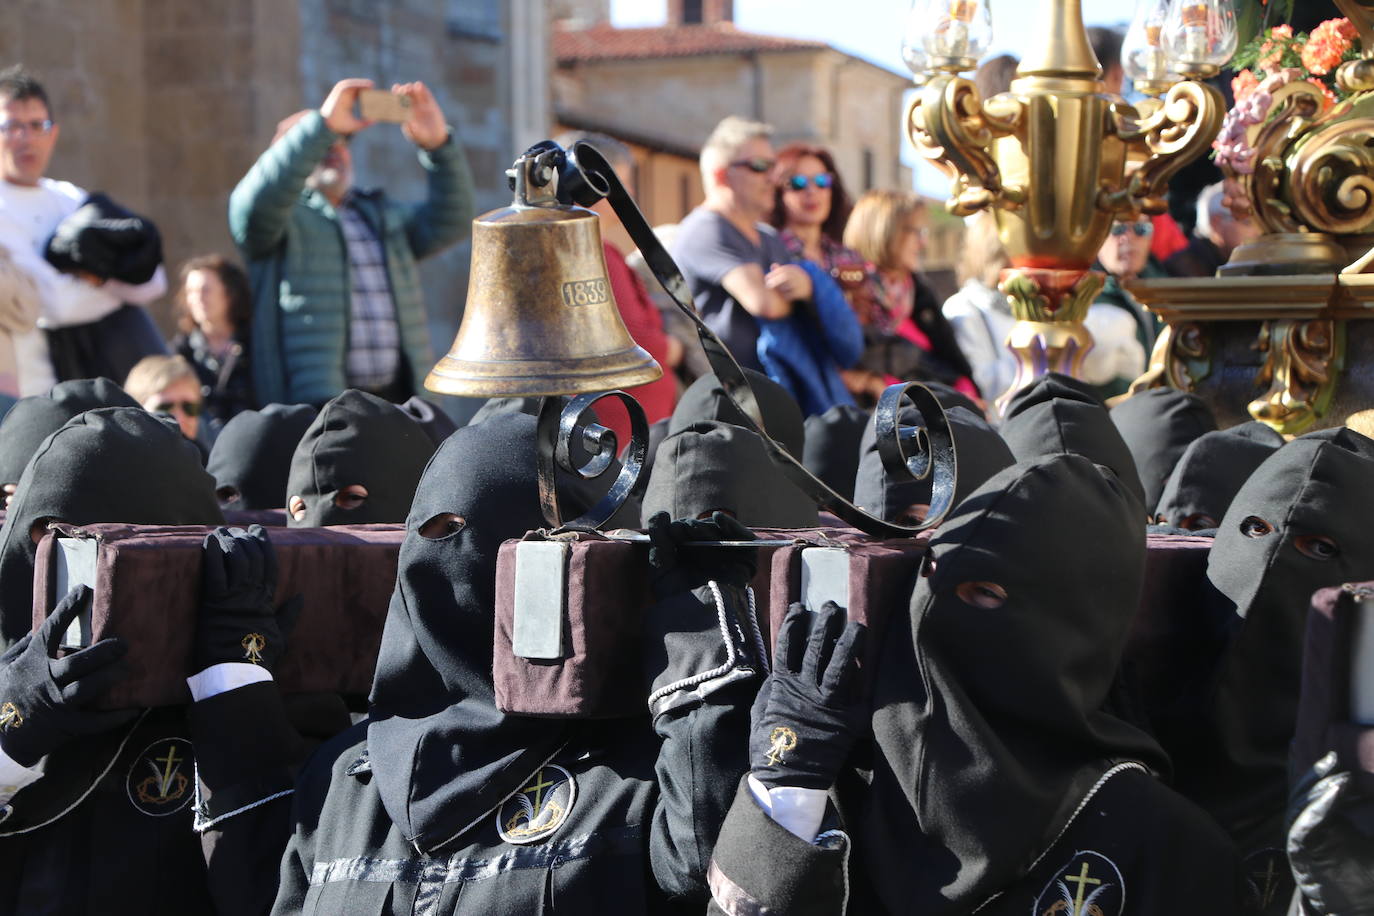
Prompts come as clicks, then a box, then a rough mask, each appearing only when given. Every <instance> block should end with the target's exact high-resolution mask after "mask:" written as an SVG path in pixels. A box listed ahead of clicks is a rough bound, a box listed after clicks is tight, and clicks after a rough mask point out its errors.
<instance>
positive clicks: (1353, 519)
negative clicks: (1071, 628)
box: [1152, 427, 1374, 857]
mask: <svg viewBox="0 0 1374 916" xmlns="http://www.w3.org/2000/svg"><path fill="white" fill-rule="evenodd" d="M1371 518H1374V440H1370V439H1369V438H1367V437H1365V436H1362V435H1361V434H1359V433H1357V432H1355V431H1353V430H1350V429H1346V428H1344V427H1338V428H1335V429H1329V430H1322V431H1320V432H1317V433H1312V434H1309V435H1306V436H1302V437H1299V438H1297V439H1295V440H1293V441H1292V442H1289V443H1288V444H1286V445H1284V446H1283V447H1282V448H1280V449H1278V450H1277V451H1275V452H1274V453H1273V454H1271V455H1270V457H1269V458H1268V459H1267V460H1266V461H1265V462H1264V463H1263V464H1262V465H1260V467H1259V469H1258V470H1256V471H1255V472H1254V473H1253V474H1251V475H1250V478H1249V479H1248V480H1247V481H1246V482H1245V485H1244V486H1243V487H1241V489H1240V492H1239V493H1237V494H1236V497H1235V499H1234V500H1233V501H1232V502H1231V505H1230V508H1229V509H1228V510H1227V512H1226V515H1225V516H1224V517H1223V518H1222V520H1221V526H1220V528H1219V529H1218V530H1217V535H1216V540H1215V542H1214V544H1213V546H1212V549H1211V552H1210V553H1209V556H1208V561H1207V580H1208V581H1207V583H1206V585H1205V591H1204V593H1203V594H1202V595H1201V596H1200V601H1199V604H1200V607H1199V611H1198V620H1199V626H1198V629H1197V632H1196V633H1195V634H1194V637H1193V638H1194V640H1195V641H1200V642H1202V643H1203V645H1205V646H1206V647H1207V648H1208V649H1209V650H1210V653H1211V655H1210V657H1211V658H1212V659H1214V662H1213V664H1211V665H1209V666H1207V667H1205V668H1203V669H1202V670H1200V671H1181V672H1180V673H1179V677H1180V680H1181V682H1182V684H1181V686H1180V689H1179V692H1178V693H1179V698H1178V699H1177V700H1176V701H1175V702H1174V704H1173V705H1172V706H1171V707H1168V708H1165V709H1161V710H1156V711H1155V714H1154V715H1153V717H1152V720H1153V721H1156V722H1157V723H1158V725H1157V728H1156V733H1157V734H1158V736H1159V737H1160V740H1161V741H1162V742H1163V743H1164V746H1165V749H1166V750H1168V752H1169V754H1170V756H1171V757H1172V758H1173V761H1174V775H1175V785H1176V786H1177V788H1178V790H1179V791H1180V792H1182V793H1183V794H1184V795H1186V796H1188V797H1189V798H1191V799H1192V800H1193V801H1195V802H1196V803H1197V804H1198V805H1200V806H1202V807H1203V808H1204V809H1205V810H1207V811H1208V812H1209V813H1211V814H1212V816H1213V817H1214V818H1216V820H1217V821H1218V823H1220V824H1221V826H1222V827H1223V828H1224V829H1226V831H1227V832H1228V833H1229V834H1230V835H1231V836H1232V837H1233V838H1234V839H1235V841H1236V844H1237V846H1238V847H1239V848H1240V850H1241V852H1242V853H1243V854H1245V855H1246V856H1258V857H1263V856H1266V855H1271V854H1272V853H1273V852H1274V851H1281V850H1282V849H1283V842H1284V840H1283V838H1284V824H1283V815H1284V807H1285V804H1286V802H1287V788H1288V769H1287V765H1288V749H1289V744H1290V742H1291V741H1292V738H1293V732H1294V727H1295V721H1296V717H1297V705H1298V695H1299V691H1300V687H1301V675H1302V647H1303V633H1304V629H1305V622H1306V617H1307V609H1308V606H1309V604H1310V602H1311V598H1312V593H1313V592H1315V591H1316V590H1317V589H1320V588H1324V587H1327V586H1333V585H1340V584H1341V583H1343V582H1354V581H1363V580H1368V579H1371V578H1374V538H1371V537H1370V534H1369V519H1371Z"/></svg>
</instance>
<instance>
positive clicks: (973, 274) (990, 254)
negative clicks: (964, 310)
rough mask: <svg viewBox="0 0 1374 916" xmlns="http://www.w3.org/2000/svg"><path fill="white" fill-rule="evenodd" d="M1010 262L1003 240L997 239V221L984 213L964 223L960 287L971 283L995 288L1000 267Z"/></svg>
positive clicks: (999, 275)
mask: <svg viewBox="0 0 1374 916" xmlns="http://www.w3.org/2000/svg"><path fill="white" fill-rule="evenodd" d="M1010 263H1011V259H1010V258H1009V257H1007V250H1006V249H1005V248H1003V247H1002V240H1001V239H1000V238H998V236H997V220H995V219H993V216H992V214H991V213H987V212H983V213H977V214H974V216H973V217H972V218H971V219H969V220H967V221H966V222H965V223H964V250H963V255H962V257H960V258H959V285H960V286H963V285H964V284H965V283H967V282H968V281H970V280H977V281H978V282H979V283H981V284H983V285H984V286H986V287H988V288H990V289H996V288H997V283H998V281H999V280H1001V274H1002V268H1004V267H1006V266H1007V265H1009V264H1010Z"/></svg>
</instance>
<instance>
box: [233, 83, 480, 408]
mask: <svg viewBox="0 0 1374 916" xmlns="http://www.w3.org/2000/svg"><path fill="white" fill-rule="evenodd" d="M375 92H376V90H374V89H373V85H372V81H371V80H366V79H346V80H341V81H339V82H338V83H336V84H335V85H334V88H333V89H332V90H330V92H329V96H328V97H327V98H326V99H325V100H324V104H322V105H321V106H320V108H319V109H318V110H307V111H301V112H297V113H296V114H294V115H291V116H290V117H288V118H286V119H285V120H283V121H282V122H281V123H280V124H279V125H278V126H277V135H276V136H275V137H274V138H273V141H272V144H271V146H269V147H268V149H267V151H266V152H264V153H263V154H262V155H261V156H260V157H259V158H258V161H257V162H256V163H255V164H254V165H253V168H252V169H250V170H249V172H248V174H247V175H245V176H244V177H243V179H242V180H241V181H240V182H239V184H238V187H236V188H235V189H234V191H233V194H231V195H230V198H229V230H230V232H231V234H232V235H233V237H234V240H235V241H236V242H237V243H238V245H239V248H240V250H241V251H242V252H243V256H244V260H245V261H246V262H247V265H248V275H249V280H250V283H251V285H252V288H253V312H254V318H253V331H252V345H253V376H254V378H253V381H254V387H255V389H256V394H257V398H258V400H259V401H260V402H261V403H272V402H283V403H309V404H315V405H320V404H323V403H324V402H326V401H328V400H329V399H330V398H332V397H334V396H335V395H337V394H339V392H341V391H343V390H344V389H345V388H359V389H362V390H364V391H368V392H370V393H372V394H375V395H378V396H379V397H384V398H386V399H387V400H391V401H396V402H400V401H404V400H406V399H407V398H408V397H410V396H411V395H413V394H414V393H415V392H416V389H417V387H418V385H419V383H420V382H421V381H422V380H423V378H424V376H425V374H426V373H428V371H429V369H430V366H431V364H432V363H433V362H434V354H433V352H432V350H431V347H430V342H429V331H428V328H427V324H426V320H425V308H424V299H423V295H422V291H421V289H420V277H419V272H418V270H417V269H416V264H417V262H418V261H419V260H420V259H421V258H424V257H427V256H429V255H431V254H435V253H436V252H439V251H441V250H443V249H444V248H446V247H448V246H449V245H452V244H453V243H455V242H457V241H459V240H460V239H461V238H463V237H464V236H465V235H466V234H467V232H468V229H469V225H470V224H471V221H472V217H473V203H472V177H471V175H470V173H469V171H468V165H467V159H466V157H465V156H464V154H463V150H462V148H461V147H460V146H459V145H458V144H457V143H456V142H454V139H453V134H452V130H451V128H450V127H449V125H448V124H447V122H446V121H445V120H444V114H443V112H442V110H440V108H439V104H438V102H436V101H435V99H434V96H433V94H431V93H430V91H429V89H428V88H427V87H426V86H425V85H424V84H423V83H419V82H416V83H401V84H397V85H395V86H392V88H391V94H392V95H394V96H396V97H397V102H398V103H399V104H397V105H395V106H386V105H380V106H378V105H375V100H374V104H373V105H369V106H365V109H364V110H365V111H366V112H367V113H372V112H374V111H375V112H380V113H383V114H385V115H386V116H387V117H388V118H391V117H394V118H396V119H397V120H399V121H400V125H401V133H402V135H403V136H404V137H405V138H406V139H407V140H409V141H410V142H411V143H413V144H415V146H417V147H418V148H419V158H420V165H421V167H422V168H424V169H425V171H426V173H427V174H428V187H429V190H428V194H427V197H426V199H425V201H424V202H423V203H421V204H418V205H417V204H412V205H404V204H400V203H397V202H395V201H392V200H390V199H389V198H388V197H387V195H386V193H385V192H384V191H382V190H363V189H359V188H356V187H354V183H353V159H352V156H351V154H350V152H349V142H350V141H351V140H352V138H353V137H354V136H356V135H357V134H358V132H359V131H362V130H365V129H367V128H368V127H371V126H372V125H373V124H374V123H375V122H374V121H371V120H367V119H366V118H365V117H364V116H363V115H362V114H360V113H359V112H358V111H356V110H355V109H357V108H358V107H359V106H358V103H359V101H360V97H361V96H362V95H363V94H364V93H374V94H375ZM393 112H394V115H393V114H392V113H393ZM402 118H403V119H402Z"/></svg>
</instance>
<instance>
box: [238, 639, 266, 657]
mask: <svg viewBox="0 0 1374 916" xmlns="http://www.w3.org/2000/svg"><path fill="white" fill-rule="evenodd" d="M240 645H241V646H243V657H244V658H246V659H248V660H249V661H250V662H252V663H253V664H255V665H261V664H262V650H263V649H266V648H267V639H266V637H264V636H263V635H262V634H261V633H249V634H248V635H247V636H245V637H243V642H241V643H240Z"/></svg>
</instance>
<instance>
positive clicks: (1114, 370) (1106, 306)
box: [1083, 216, 1164, 400]
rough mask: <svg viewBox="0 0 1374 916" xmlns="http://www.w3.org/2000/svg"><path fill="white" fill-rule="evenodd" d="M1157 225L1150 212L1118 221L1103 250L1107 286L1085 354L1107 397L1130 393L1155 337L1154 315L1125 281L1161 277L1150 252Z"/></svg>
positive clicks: (1092, 316)
mask: <svg viewBox="0 0 1374 916" xmlns="http://www.w3.org/2000/svg"><path fill="white" fill-rule="evenodd" d="M1153 234H1154V224H1153V223H1152V222H1151V221H1150V218H1149V217H1147V216H1141V217H1138V218H1136V219H1126V220H1117V221H1116V222H1115V223H1113V224H1112V229H1111V234H1110V235H1108V236H1107V241H1105V242H1103V243H1102V248H1101V249H1100V250H1099V251H1098V254H1097V260H1098V268H1099V269H1100V270H1105V271H1106V272H1107V285H1106V286H1105V287H1104V288H1103V290H1102V292H1101V293H1099V294H1098V297H1097V301H1096V302H1094V303H1093V304H1092V306H1091V307H1090V308H1089V309H1088V317H1087V320H1086V322H1085V323H1086V324H1087V326H1088V330H1089V331H1091V332H1092V335H1093V348H1092V349H1091V350H1089V351H1088V355H1087V356H1085V357H1084V359H1083V378H1084V380H1085V381H1087V382H1089V383H1090V384H1092V385H1093V386H1095V389H1096V393H1097V396H1098V397H1100V398H1102V399H1103V400H1105V399H1107V398H1110V397H1115V396H1116V395H1119V394H1125V393H1126V390H1127V389H1128V388H1129V387H1130V385H1131V382H1133V381H1134V380H1135V379H1136V377H1137V376H1139V375H1140V373H1142V372H1144V371H1145V364H1146V361H1147V358H1148V356H1149V353H1150V350H1151V348H1153V347H1154V342H1155V328H1156V324H1155V320H1154V318H1152V317H1150V315H1149V313H1147V312H1146V311H1145V309H1144V307H1143V306H1141V304H1140V303H1139V302H1137V301H1136V300H1135V297H1133V296H1132V295H1131V294H1130V293H1128V292H1126V289H1125V287H1123V286H1122V283H1123V282H1124V281H1127V280H1134V279H1135V278H1137V277H1162V276H1164V269H1163V268H1162V267H1160V266H1159V263H1158V262H1157V261H1155V260H1154V258H1153V257H1152V256H1151V255H1150V239H1151V237H1152V236H1153Z"/></svg>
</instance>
